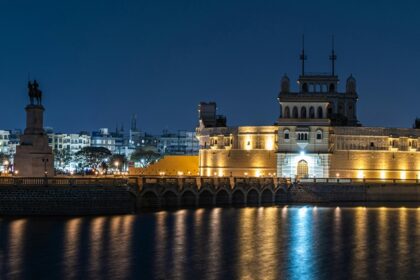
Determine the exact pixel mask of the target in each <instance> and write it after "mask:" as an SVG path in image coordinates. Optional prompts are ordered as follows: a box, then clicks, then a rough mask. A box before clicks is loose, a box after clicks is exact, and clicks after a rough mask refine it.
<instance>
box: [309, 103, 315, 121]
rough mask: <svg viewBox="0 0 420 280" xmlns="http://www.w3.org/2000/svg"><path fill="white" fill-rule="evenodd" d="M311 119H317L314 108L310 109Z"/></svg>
mask: <svg viewBox="0 0 420 280" xmlns="http://www.w3.org/2000/svg"><path fill="white" fill-rule="evenodd" d="M309 118H310V119H315V109H314V107H312V106H311V107H310V108H309Z"/></svg>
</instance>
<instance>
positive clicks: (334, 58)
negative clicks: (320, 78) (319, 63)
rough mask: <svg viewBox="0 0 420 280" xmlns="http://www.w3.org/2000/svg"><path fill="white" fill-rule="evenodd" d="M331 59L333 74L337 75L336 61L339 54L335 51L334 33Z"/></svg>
mask: <svg viewBox="0 0 420 280" xmlns="http://www.w3.org/2000/svg"><path fill="white" fill-rule="evenodd" d="M330 60H331V75H332V76H334V75H335V61H336V60H337V56H336V55H335V51H334V35H332V38H331V55H330Z"/></svg>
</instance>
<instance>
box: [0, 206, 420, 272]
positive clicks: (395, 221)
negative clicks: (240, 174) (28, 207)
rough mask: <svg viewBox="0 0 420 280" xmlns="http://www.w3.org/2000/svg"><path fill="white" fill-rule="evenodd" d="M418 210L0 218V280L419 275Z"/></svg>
mask: <svg viewBox="0 0 420 280" xmlns="http://www.w3.org/2000/svg"><path fill="white" fill-rule="evenodd" d="M419 242H420V208H404V207H401V208H385V207H380V208H365V207H350V208H340V207H335V208H334V207H312V206H307V207H266V208H239V209H235V208H227V209H222V208H215V209H198V210H179V211H173V212H166V211H162V212H157V213H144V214H139V215H124V216H104V217H83V218H58V217H45V218H13V219H12V218H7V219H6V218H3V219H0V278H1V279H20V278H31V279H46V278H63V279H130V278H136V279H282V278H287V279H337V278H361V279H363V278H365V279H366V278H388V279H395V278H405V279H414V278H419V276H420V261H418V260H420V251H419V249H420V246H419Z"/></svg>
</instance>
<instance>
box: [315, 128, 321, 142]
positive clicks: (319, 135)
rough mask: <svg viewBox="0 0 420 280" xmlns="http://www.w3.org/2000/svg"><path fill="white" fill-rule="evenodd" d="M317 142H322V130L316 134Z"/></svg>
mask: <svg viewBox="0 0 420 280" xmlns="http://www.w3.org/2000/svg"><path fill="white" fill-rule="evenodd" d="M316 140H322V130H318V131H317V132H316Z"/></svg>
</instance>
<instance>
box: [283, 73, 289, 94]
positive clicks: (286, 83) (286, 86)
mask: <svg viewBox="0 0 420 280" xmlns="http://www.w3.org/2000/svg"><path fill="white" fill-rule="evenodd" d="M289 91H290V79H289V77H287V75H286V74H284V75H283V77H282V78H281V92H289Z"/></svg>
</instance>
